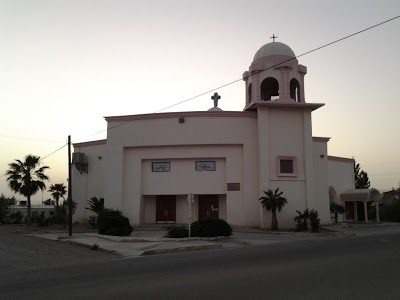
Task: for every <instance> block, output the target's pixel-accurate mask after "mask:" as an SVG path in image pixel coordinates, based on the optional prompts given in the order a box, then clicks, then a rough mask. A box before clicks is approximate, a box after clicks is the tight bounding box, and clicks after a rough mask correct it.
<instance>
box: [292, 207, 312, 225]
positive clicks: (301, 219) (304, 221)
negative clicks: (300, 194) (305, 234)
mask: <svg viewBox="0 0 400 300" xmlns="http://www.w3.org/2000/svg"><path fill="white" fill-rule="evenodd" d="M296 212H297V216H296V217H294V221H295V222H296V231H307V230H308V218H309V217H310V211H309V210H308V208H307V209H305V210H304V211H303V212H302V213H301V212H300V211H298V210H296Z"/></svg>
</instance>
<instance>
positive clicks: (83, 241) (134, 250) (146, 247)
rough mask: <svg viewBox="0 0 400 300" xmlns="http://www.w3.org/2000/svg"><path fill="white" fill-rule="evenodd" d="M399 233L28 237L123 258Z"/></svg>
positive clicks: (332, 228) (326, 230)
mask: <svg viewBox="0 0 400 300" xmlns="http://www.w3.org/2000/svg"><path fill="white" fill-rule="evenodd" d="M388 232H393V233H395V232H398V233H400V224H390V223H389V224H388V223H380V224H373V223H370V224H333V225H328V226H324V227H323V230H322V232H320V233H308V232H306V233H297V232H279V233H273V232H270V231H265V230H261V229H253V228H234V231H233V235H232V236H230V237H217V238H197V237H196V238H184V239H172V238H166V237H164V236H165V234H166V231H165V229H163V228H161V227H139V228H135V230H134V231H133V232H132V234H131V236H129V237H116V236H106V235H99V234H97V233H94V232H90V233H84V232H80V233H75V234H73V236H72V237H69V236H68V234H67V233H65V232H42V233H41V232H38V233H34V234H29V235H31V236H35V237H40V238H45V239H51V240H59V241H62V242H68V243H74V244H79V245H82V246H85V247H88V248H91V249H92V250H96V249H101V250H104V251H109V252H113V253H116V254H119V255H121V256H123V257H135V256H142V255H154V254H165V253H176V252H187V251H200V250H211V249H220V248H239V247H248V246H257V245H270V244H276V243H285V242H293V241H305V240H321V239H331V238H338V237H342V236H355V235H366V234H374V233H388Z"/></svg>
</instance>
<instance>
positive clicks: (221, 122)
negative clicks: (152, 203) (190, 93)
mask: <svg viewBox="0 0 400 300" xmlns="http://www.w3.org/2000/svg"><path fill="white" fill-rule="evenodd" d="M229 114H230V113H229V112H227V113H226V114H225V113H223V114H221V113H215V114H214V113H208V114H206V115H205V116H191V117H190V116H188V114H182V115H183V116H184V117H185V120H184V122H183V123H180V122H179V115H178V114H177V115H176V117H170V115H167V116H168V117H166V118H162V117H160V116H158V118H157V119H140V120H131V121H129V123H127V124H124V125H122V126H119V127H117V128H114V129H112V130H110V131H109V136H108V144H107V150H106V155H107V157H110V159H107V162H106V163H107V167H106V168H107V170H108V172H107V173H105V177H106V179H105V185H106V192H105V199H106V204H107V206H109V207H112V208H116V209H121V210H123V211H124V213H125V214H126V216H127V217H129V218H130V220H131V222H132V223H133V224H140V223H143V222H144V220H145V219H146V218H145V216H146V215H147V213H146V211H145V210H144V203H143V201H144V199H143V197H142V195H145V194H149V193H152V194H153V195H154V193H156V192H154V191H153V192H151V190H152V189H153V187H151V185H152V183H151V182H154V179H155V178H156V177H160V176H163V175H162V174H161V175H160V174H149V173H146V172H144V171H143V170H142V169H143V168H146V169H147V170H148V166H149V165H150V164H151V162H152V161H160V160H168V161H169V160H171V161H174V162H178V161H180V162H179V163H178V165H177V166H179V167H178V169H176V171H177V172H178V173H177V174H176V175H177V176H175V178H174V179H173V180H172V181H171V180H168V179H167V180H166V181H163V182H160V184H159V185H158V186H155V187H154V189H155V190H156V191H157V193H159V192H160V193H161V192H166V193H169V192H171V193H172V192H173V191H175V194H186V193H190V192H192V193H195V194H200V193H204V194H209V193H210V191H211V190H207V191H206V189H204V188H203V187H204V186H207V185H209V186H210V189H212V192H213V193H215V194H223V195H225V194H226V203H227V209H226V218H227V220H228V222H229V221H230V222H231V223H232V224H233V225H240V226H258V225H259V219H257V218H254V217H253V216H254V215H257V214H258V211H259V202H258V197H257V196H258V192H257V190H258V164H257V127H256V124H257V123H256V118H255V116H256V115H255V114H254V113H240V117H237V116H238V115H239V114H237V113H235V114H233V116H230V115H229ZM118 124H123V123H121V122H120V121H115V122H114V121H111V122H109V125H108V126H109V127H114V126H116V125H118ZM195 160H216V161H217V166H218V165H220V164H222V162H223V161H225V173H224V172H223V168H222V169H221V170H220V169H219V168H218V169H217V171H216V173H214V174H213V175H210V176H207V175H206V174H204V173H203V174H200V173H198V172H197V173H196V172H192V174H191V175H190V176H189V175H188V173H187V172H185V171H184V170H189V169H191V170H193V169H194V161H195ZM147 164H149V165H147ZM175 165H176V164H175ZM220 171H221V172H220ZM143 172H144V173H143ZM174 172H175V171H174ZM164 175H165V174H164ZM142 176H143V179H144V180H143V181H142V180H141V178H142ZM223 176H225V180H222V179H221V178H222V177H223ZM164 177H165V178H167V176H164ZM210 177H211V178H213V179H211V178H210ZM214 177H215V178H214ZM170 178H172V177H171V176H170ZM214 179H215V180H214ZM168 182H169V183H168ZM226 183H239V184H240V191H227V189H226ZM171 184H172V185H173V186H174V188H172V186H171ZM168 189H169V191H168ZM244 195H246V197H244ZM244 201H246V203H244Z"/></svg>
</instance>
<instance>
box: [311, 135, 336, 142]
mask: <svg viewBox="0 0 400 300" xmlns="http://www.w3.org/2000/svg"><path fill="white" fill-rule="evenodd" d="M330 139H331V138H328V137H320V136H313V137H312V140H313V142H321V143H327V142H329V140H330Z"/></svg>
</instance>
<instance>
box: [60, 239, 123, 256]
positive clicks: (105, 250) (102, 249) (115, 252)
mask: <svg viewBox="0 0 400 300" xmlns="http://www.w3.org/2000/svg"><path fill="white" fill-rule="evenodd" d="M59 241H62V242H67V243H70V244H73V245H76V246H80V247H84V248H87V249H89V250H91V251H103V252H107V253H112V254H116V255H118V256H122V257H123V255H121V254H119V253H118V251H115V250H108V249H104V248H101V247H100V246H99V245H97V246H98V248H97V249H96V250H94V249H92V247H93V245H89V244H85V243H81V242H77V241H74V240H72V239H60V240H59Z"/></svg>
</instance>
